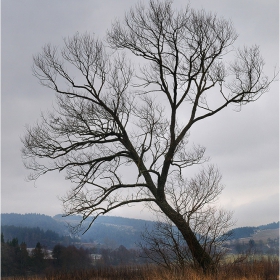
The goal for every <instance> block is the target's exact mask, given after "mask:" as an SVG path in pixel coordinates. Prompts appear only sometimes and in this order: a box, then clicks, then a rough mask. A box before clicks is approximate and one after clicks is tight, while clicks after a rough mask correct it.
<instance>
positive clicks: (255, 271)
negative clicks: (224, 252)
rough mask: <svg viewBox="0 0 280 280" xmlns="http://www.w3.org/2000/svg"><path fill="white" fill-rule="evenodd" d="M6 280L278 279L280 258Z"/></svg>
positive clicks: (126, 267) (7, 279) (55, 274)
mask: <svg viewBox="0 0 280 280" xmlns="http://www.w3.org/2000/svg"><path fill="white" fill-rule="evenodd" d="M2 279H5V280H71V279H73V280H113V279H114V280H183V279H184V280H186V279H188V280H202V279H203V280H225V279H227V280H276V279H280V278H279V258H278V257H264V258H259V259H256V260H247V261H244V262H241V263H227V264H223V265H221V266H220V267H219V269H218V271H217V273H215V274H213V275H205V274H203V273H202V272H201V271H199V270H197V269H194V268H191V267H188V268H186V269H185V270H184V271H182V270H178V271H175V270H174V271H167V270H165V269H162V268H160V267H158V266H151V265H149V266H124V267H121V266H118V267H107V268H99V269H91V270H86V271H73V272H68V273H67V272H58V271H56V272H55V271H46V273H45V274H44V275H36V276H21V277H3V278H2Z"/></svg>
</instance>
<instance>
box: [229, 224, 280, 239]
mask: <svg viewBox="0 0 280 280" xmlns="http://www.w3.org/2000/svg"><path fill="white" fill-rule="evenodd" d="M276 229H278V230H279V222H277V223H270V224H267V225H261V226H258V227H238V228H235V229H233V230H232V236H231V239H239V238H249V237H253V236H254V235H255V234H256V233H257V232H260V231H264V230H273V231H274V232H276V231H275V230H276ZM278 236H279V235H278Z"/></svg>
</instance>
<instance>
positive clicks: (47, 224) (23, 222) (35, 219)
mask: <svg viewBox="0 0 280 280" xmlns="http://www.w3.org/2000/svg"><path fill="white" fill-rule="evenodd" d="M1 225H5V226H17V227H30V228H36V227H39V228H40V229H42V230H51V231H54V232H56V233H58V234H60V235H64V234H67V232H68V229H67V228H66V227H65V223H61V222H58V221H56V220H55V219H53V218H52V217H50V216H47V215H43V214H35V213H29V214H17V213H9V214H5V213H2V214H1Z"/></svg>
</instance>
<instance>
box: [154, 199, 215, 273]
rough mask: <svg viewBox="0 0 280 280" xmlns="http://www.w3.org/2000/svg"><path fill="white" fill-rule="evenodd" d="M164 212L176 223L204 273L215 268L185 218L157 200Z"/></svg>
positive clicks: (164, 202) (165, 203)
mask: <svg viewBox="0 0 280 280" xmlns="http://www.w3.org/2000/svg"><path fill="white" fill-rule="evenodd" d="M157 204H158V206H159V207H160V209H161V210H162V211H163V212H164V214H165V215H166V216H167V217H168V218H169V219H170V220H171V221H172V222H173V223H174V224H175V225H176V227H177V228H178V230H179V231H180V232H181V234H182V236H183V237H184V239H185V241H186V243H187V244H188V247H189V249H190V252H191V254H192V257H193V259H194V260H195V261H196V262H197V263H198V265H199V266H200V267H201V268H202V269H203V272H204V273H208V272H213V270H214V268H215V264H214V261H213V260H212V258H211V256H210V255H209V254H208V253H207V252H206V251H205V250H204V249H203V248H202V246H201V244H200V243H199V242H198V240H197V238H196V236H195V234H194V232H193V231H192V229H191V228H190V226H189V224H188V223H187V222H186V220H185V219H184V218H183V217H182V215H180V214H179V213H177V212H176V211H175V210H174V209H173V208H172V207H171V206H170V205H169V204H168V203H167V202H166V201H163V202H162V201H161V202H157Z"/></svg>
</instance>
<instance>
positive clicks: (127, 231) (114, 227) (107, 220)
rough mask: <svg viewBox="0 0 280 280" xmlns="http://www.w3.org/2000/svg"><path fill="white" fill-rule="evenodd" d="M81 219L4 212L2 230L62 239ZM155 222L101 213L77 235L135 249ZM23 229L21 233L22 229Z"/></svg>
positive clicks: (250, 230) (247, 234)
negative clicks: (34, 231) (31, 231)
mask: <svg viewBox="0 0 280 280" xmlns="http://www.w3.org/2000/svg"><path fill="white" fill-rule="evenodd" d="M80 220H81V217H80V216H70V217H62V215H55V216H54V217H50V216H47V215H41V214H16V213H11V214H1V226H2V231H3V229H4V226H14V227H20V228H37V229H40V230H43V231H45V232H46V231H47V230H49V231H52V232H55V233H57V234H58V235H59V236H60V237H58V236H56V237H55V238H56V240H57V239H59V238H60V239H61V236H69V235H70V231H69V227H67V224H70V225H77V224H78V223H79V222H80ZM90 222H91V219H87V220H86V221H85V222H84V224H83V228H82V230H83V231H84V230H86V228H87V227H88V225H89V223H90ZM154 224H155V222H152V221H147V220H141V219H130V218H123V217H112V216H100V217H98V218H97V219H96V221H95V222H94V223H93V225H92V226H91V227H90V228H89V230H88V231H86V232H85V233H84V234H83V235H82V233H79V234H78V235H77V236H76V237H78V238H79V240H80V242H83V243H95V244H96V245H98V244H102V245H104V246H108V247H118V246H120V245H123V246H125V247H126V248H133V247H135V245H136V244H137V243H139V242H140V240H141V233H142V232H143V231H144V229H145V227H147V228H151V227H153V226H154ZM278 229H279V222H277V223H270V224H267V225H261V226H258V227H239V228H235V229H233V230H232V233H233V234H232V237H231V239H240V238H253V239H254V238H255V237H256V236H257V237H258V236H263V238H265V237H266V236H270V235H271V234H274V235H273V236H275V234H276V235H277V232H278ZM5 230H6V234H8V231H7V230H8V228H7V227H6V228H5ZM15 232H16V231H15V229H13V234H15ZM20 232H22V230H21V231H20ZM262 233H263V234H262ZM41 234H43V233H41ZM257 234H258V235H257ZM48 236H51V234H50V232H48ZM53 236H54V235H53ZM278 236H279V232H278ZM14 237H16V236H14ZM72 237H73V236H72ZM38 241H40V240H38Z"/></svg>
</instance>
